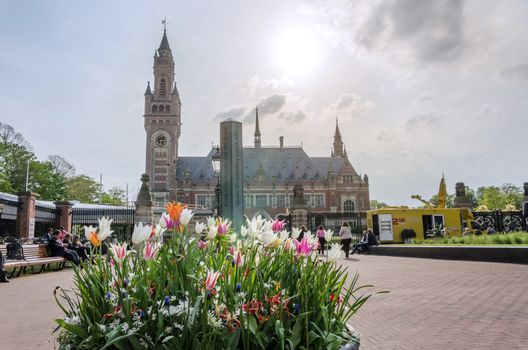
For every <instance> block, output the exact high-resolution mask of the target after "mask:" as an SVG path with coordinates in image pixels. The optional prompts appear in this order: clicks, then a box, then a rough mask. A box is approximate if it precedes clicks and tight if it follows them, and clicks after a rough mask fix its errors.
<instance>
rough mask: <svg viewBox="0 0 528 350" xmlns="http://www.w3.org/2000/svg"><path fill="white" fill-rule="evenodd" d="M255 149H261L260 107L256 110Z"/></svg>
mask: <svg viewBox="0 0 528 350" xmlns="http://www.w3.org/2000/svg"><path fill="white" fill-rule="evenodd" d="M254 136H255V148H260V146H261V140H260V128H259V119H258V106H257V107H256V108H255V134H254Z"/></svg>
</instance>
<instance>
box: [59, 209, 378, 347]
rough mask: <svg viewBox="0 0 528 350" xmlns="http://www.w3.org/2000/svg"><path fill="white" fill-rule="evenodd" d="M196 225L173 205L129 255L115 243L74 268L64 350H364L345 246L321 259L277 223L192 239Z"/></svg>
mask: <svg viewBox="0 0 528 350" xmlns="http://www.w3.org/2000/svg"><path fill="white" fill-rule="evenodd" d="M191 217H192V213H191V212H190V211H189V210H187V209H184V208H183V207H182V206H181V205H179V204H172V203H171V204H169V206H168V214H165V215H164V216H163V217H162V219H161V220H160V224H159V225H156V226H154V227H151V226H144V225H141V224H138V225H137V226H136V228H135V230H134V234H133V238H132V242H133V243H132V249H130V248H129V247H128V246H127V243H123V244H119V245H113V244H110V245H109V254H108V256H104V255H101V254H94V258H93V262H92V264H85V265H83V268H82V269H79V268H75V269H74V285H75V288H74V290H73V291H69V290H63V289H60V288H57V289H56V290H55V296H56V299H57V302H58V303H59V305H60V307H61V308H62V310H63V311H64V313H65V318H64V319H59V320H56V321H57V323H58V324H59V325H60V327H61V331H60V334H59V343H60V344H61V345H60V348H61V349H67V348H75V349H94V348H98V349H145V348H152V349H153V348H156V349H173V348H176V349H183V348H193V349H199V348H203V349H220V348H221V349H259V348H260V349H272V348H281V349H284V348H286V349H295V348H299V349H301V348H304V349H308V348H310V349H323V348H327V349H339V348H340V347H341V346H343V345H344V344H347V343H354V344H355V345H356V346H359V338H358V336H357V334H351V333H350V332H349V331H348V330H347V327H346V322H347V321H348V320H349V319H350V317H351V316H352V315H353V314H354V313H355V312H356V311H357V310H358V309H359V308H360V307H361V306H362V305H363V303H364V302H365V301H366V300H367V299H368V298H369V297H370V295H363V294H362V295H360V296H357V295H356V294H358V293H357V291H358V290H360V289H361V288H364V287H365V286H363V287H356V282H357V275H356V276H355V277H354V278H353V279H352V283H351V285H346V279H347V273H346V271H345V269H344V268H343V267H341V266H339V265H337V264H336V263H335V261H336V260H337V259H338V258H339V257H340V256H341V250H340V249H339V245H337V244H336V245H333V246H332V248H331V250H330V252H329V258H328V261H321V260H319V258H318V257H317V254H316V251H315V252H314V249H316V248H315V247H316V242H315V239H314V238H313V236H311V234H305V237H304V238H303V239H302V240H301V241H300V242H299V241H297V240H296V239H294V238H290V237H289V234H288V232H286V231H283V230H282V228H283V223H282V222H280V221H274V222H270V221H264V220H262V219H261V218H256V219H254V220H252V221H250V222H248V224H247V226H246V227H242V229H241V233H240V234H239V235H236V234H235V233H233V232H232V231H231V229H230V223H229V222H228V221H227V220H222V219H219V220H214V219H212V218H210V219H208V222H207V223H197V224H196V227H195V232H188V230H186V225H187V223H188V222H189V220H190V218H191ZM102 223H103V225H100V227H99V229H95V228H93V227H85V231H86V235H87V236H88V237H89V239H90V240H91V241H92V242H93V243H94V246H95V247H94V248H93V249H94V253H96V252H97V251H98V250H100V249H101V241H103V240H104V238H105V236H108V235H109V233H108V231H109V224H108V221H105V220H103V221H102ZM165 230H167V232H165ZM296 232H298V231H294V232H293V236H294V237H295V234H296ZM164 236H166V237H167V236H168V238H167V239H166V240H165V242H163V243H161V241H162V237H164ZM200 237H201V238H202V240H200ZM103 244H104V243H103Z"/></svg>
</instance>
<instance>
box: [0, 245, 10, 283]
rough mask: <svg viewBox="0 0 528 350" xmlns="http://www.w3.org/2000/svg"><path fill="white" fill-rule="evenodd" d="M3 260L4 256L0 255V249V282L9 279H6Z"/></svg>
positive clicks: (0, 253) (5, 281) (6, 281)
mask: <svg viewBox="0 0 528 350" xmlns="http://www.w3.org/2000/svg"><path fill="white" fill-rule="evenodd" d="M4 264H5V260H4V256H3V255H2V251H1V250H0V283H8V282H9V280H8V279H7V271H6V269H5V267H4Z"/></svg>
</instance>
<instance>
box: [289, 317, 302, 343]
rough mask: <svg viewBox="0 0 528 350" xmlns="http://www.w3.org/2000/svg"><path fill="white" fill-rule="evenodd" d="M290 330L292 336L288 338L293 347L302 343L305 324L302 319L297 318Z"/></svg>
mask: <svg viewBox="0 0 528 350" xmlns="http://www.w3.org/2000/svg"><path fill="white" fill-rule="evenodd" d="M290 332H291V336H290V337H289V338H288V340H289V341H290V343H292V344H293V348H295V347H297V346H298V345H299V344H300V343H301V339H302V333H303V325H302V323H301V321H299V320H297V321H296V322H295V325H294V326H293V329H292V330H291V331H290Z"/></svg>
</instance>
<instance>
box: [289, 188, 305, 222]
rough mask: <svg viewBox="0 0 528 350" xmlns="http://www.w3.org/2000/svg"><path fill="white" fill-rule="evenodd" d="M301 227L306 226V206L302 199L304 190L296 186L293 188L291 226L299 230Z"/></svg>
mask: <svg viewBox="0 0 528 350" xmlns="http://www.w3.org/2000/svg"><path fill="white" fill-rule="evenodd" d="M302 225H305V226H306V225H308V205H306V200H305V199H304V188H303V187H302V185H300V184H297V185H295V186H293V203H292V226H293V227H297V228H299V227H301V226H302Z"/></svg>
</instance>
